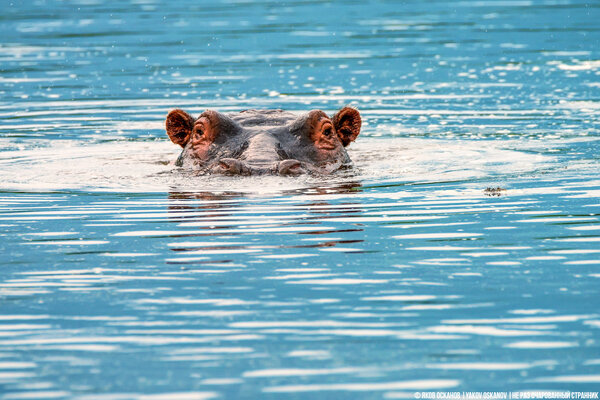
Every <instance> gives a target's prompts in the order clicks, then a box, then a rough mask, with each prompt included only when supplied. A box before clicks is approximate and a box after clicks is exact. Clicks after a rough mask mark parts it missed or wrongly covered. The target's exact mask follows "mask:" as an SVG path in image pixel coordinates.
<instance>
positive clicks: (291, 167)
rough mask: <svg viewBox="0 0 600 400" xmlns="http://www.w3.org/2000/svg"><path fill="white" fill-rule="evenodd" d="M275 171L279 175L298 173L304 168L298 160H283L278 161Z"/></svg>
mask: <svg viewBox="0 0 600 400" xmlns="http://www.w3.org/2000/svg"><path fill="white" fill-rule="evenodd" d="M277 171H278V172H279V174H280V175H300V174H301V173H303V172H304V169H303V168H302V163H301V162H300V161H298V160H283V161H282V162H280V163H279V166H278V168H277Z"/></svg>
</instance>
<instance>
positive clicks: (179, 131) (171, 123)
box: [165, 109, 194, 147]
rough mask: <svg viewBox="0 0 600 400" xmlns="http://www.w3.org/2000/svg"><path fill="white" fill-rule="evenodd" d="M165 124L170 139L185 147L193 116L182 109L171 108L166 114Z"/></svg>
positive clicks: (190, 131) (192, 123) (192, 125)
mask: <svg viewBox="0 0 600 400" xmlns="http://www.w3.org/2000/svg"><path fill="white" fill-rule="evenodd" d="M165 126H166V128H167V135H169V138H171V141H172V142H173V143H175V144H178V145H180V146H181V147H185V145H186V143H187V142H188V140H189V139H190V134H191V133H192V128H193V127H194V118H192V116H191V115H190V114H188V113H186V112H185V111H183V110H179V109H177V110H173V111H171V112H170V113H169V115H167V120H166V121H165Z"/></svg>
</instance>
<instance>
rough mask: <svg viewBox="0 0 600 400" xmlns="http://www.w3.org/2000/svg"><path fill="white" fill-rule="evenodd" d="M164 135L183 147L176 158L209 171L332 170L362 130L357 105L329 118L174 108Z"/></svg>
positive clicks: (341, 164)
mask: <svg viewBox="0 0 600 400" xmlns="http://www.w3.org/2000/svg"><path fill="white" fill-rule="evenodd" d="M165 125H166V130H167V135H168V136H169V138H170V139H171V141H172V142H173V143H175V144H178V145H180V146H181V147H183V151H182V152H181V155H180V156H179V158H178V159H177V161H176V162H175V165H177V166H180V167H191V168H193V169H195V170H199V171H202V172H204V173H210V174H225V175H258V174H273V175H300V174H304V173H308V174H330V173H332V172H334V171H336V170H338V169H340V168H345V167H349V166H350V165H351V161H350V157H348V153H347V152H346V146H348V145H349V144H350V143H351V142H353V141H354V140H355V139H356V138H357V136H358V135H359V133H360V127H361V118H360V113H359V112H358V110H356V109H355V108H352V107H344V108H342V109H341V110H339V111H338V112H337V113H336V114H335V115H334V116H333V118H330V117H329V116H327V114H325V113H324V112H323V111H321V110H312V111H309V112H308V113H305V114H303V115H300V116H299V115H298V114H294V113H291V112H286V111H283V110H245V111H241V112H237V113H227V114H224V113H220V112H217V111H213V110H207V111H204V112H203V113H202V114H200V116H199V117H198V118H194V117H192V116H191V115H190V114H188V113H187V112H185V111H183V110H180V109H175V110H172V111H171V112H169V114H168V115H167V119H166V122H165Z"/></svg>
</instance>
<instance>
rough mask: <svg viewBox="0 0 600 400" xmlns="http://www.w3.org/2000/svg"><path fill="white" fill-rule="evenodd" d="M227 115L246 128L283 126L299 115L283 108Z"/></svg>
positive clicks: (245, 111)
mask: <svg viewBox="0 0 600 400" xmlns="http://www.w3.org/2000/svg"><path fill="white" fill-rule="evenodd" d="M226 115H227V116H228V117H229V118H231V119H232V120H234V121H235V122H237V123H238V124H239V125H240V126H242V127H244V128H269V127H281V126H286V125H290V124H292V123H293V122H294V121H295V120H296V119H298V117H299V115H298V114H293V113H291V112H289V111H283V110H244V111H240V112H238V113H227V114H226Z"/></svg>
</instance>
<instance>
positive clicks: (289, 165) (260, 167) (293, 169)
mask: <svg viewBox="0 0 600 400" xmlns="http://www.w3.org/2000/svg"><path fill="white" fill-rule="evenodd" d="M212 172H214V173H221V174H225V175H264V174H279V175H287V176H293V175H300V174H302V173H304V172H306V171H305V169H304V167H303V165H302V163H301V162H300V161H298V160H294V159H287V160H283V161H279V162H275V163H270V164H264V163H252V162H246V161H242V160H237V159H235V158H222V159H220V160H219V161H218V163H217V164H216V165H215V166H214V167H213V168H212Z"/></svg>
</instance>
